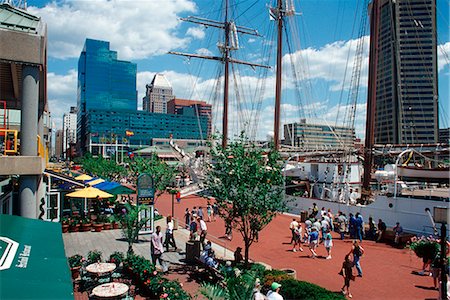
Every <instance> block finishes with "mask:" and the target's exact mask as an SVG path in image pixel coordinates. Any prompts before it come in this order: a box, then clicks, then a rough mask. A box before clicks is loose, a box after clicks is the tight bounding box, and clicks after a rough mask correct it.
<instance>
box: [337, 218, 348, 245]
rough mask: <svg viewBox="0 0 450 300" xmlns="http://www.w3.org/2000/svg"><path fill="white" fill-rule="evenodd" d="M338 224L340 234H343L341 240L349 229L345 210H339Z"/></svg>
mask: <svg viewBox="0 0 450 300" xmlns="http://www.w3.org/2000/svg"><path fill="white" fill-rule="evenodd" d="M338 224H339V234H340V235H341V240H343V239H344V238H345V232H346V231H347V224H348V221H347V218H346V217H345V214H344V213H343V212H341V211H340V212H339V216H338Z"/></svg>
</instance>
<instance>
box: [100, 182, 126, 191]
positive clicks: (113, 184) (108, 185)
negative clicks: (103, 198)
mask: <svg viewBox="0 0 450 300" xmlns="http://www.w3.org/2000/svg"><path fill="white" fill-rule="evenodd" d="M118 186H120V184H118V183H117V182H109V181H105V182H101V183H99V184H96V185H95V188H97V189H100V190H102V191H108V190H112V189H113V188H116V187H118Z"/></svg>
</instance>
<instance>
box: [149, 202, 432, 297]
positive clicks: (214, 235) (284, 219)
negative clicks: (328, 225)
mask: <svg viewBox="0 0 450 300" xmlns="http://www.w3.org/2000/svg"><path fill="white" fill-rule="evenodd" d="M206 204H207V200H206V199H203V198H200V197H197V196H189V197H186V198H183V199H182V201H181V203H180V204H177V203H175V217H176V218H177V219H179V220H181V221H182V220H184V211H185V209H186V207H189V208H190V209H192V207H193V206H197V207H198V206H199V205H201V206H203V208H204V210H203V211H204V212H205V214H206V209H205V207H206ZM155 207H157V208H158V210H159V212H160V213H162V214H163V215H168V214H170V213H171V199H170V196H169V195H163V196H161V197H160V198H159V199H158V200H157V202H156V204H155ZM363 217H364V218H365V219H368V217H369V216H363ZM375 218H378V216H375ZM291 220H292V217H290V216H288V215H279V216H277V217H276V218H275V219H274V220H273V221H272V222H271V223H270V224H269V226H267V227H266V228H265V229H264V230H263V231H262V232H261V233H260V238H259V242H258V243H256V244H253V245H252V247H251V248H250V257H251V258H252V259H253V260H255V261H262V262H266V263H269V264H270V265H271V266H272V267H274V268H277V269H281V268H287V267H289V268H295V269H296V271H297V279H299V280H304V281H308V282H312V283H315V284H318V285H320V286H322V287H325V288H327V289H329V290H331V291H339V290H340V288H341V287H342V284H343V282H342V278H341V277H340V276H339V275H338V272H339V270H340V268H341V266H342V261H343V258H344V256H345V254H346V253H348V251H349V250H350V248H351V241H350V240H344V241H340V240H337V239H336V238H337V234H335V233H333V237H334V238H335V240H334V245H335V246H334V248H333V254H332V256H333V259H331V260H325V259H320V258H319V259H311V258H309V257H308V255H309V254H310V253H309V251H308V249H307V248H306V247H305V252H303V253H302V252H297V253H294V252H291V251H290V250H291V245H289V244H288V243H289V241H290V230H289V223H290V222H291ZM207 225H208V237H209V238H210V239H211V240H212V242H213V243H220V244H221V245H223V246H224V247H226V248H229V249H231V250H234V249H235V248H236V247H238V246H241V247H243V243H242V238H241V237H240V234H239V233H237V232H234V238H233V240H232V241H231V242H230V241H227V240H226V239H223V238H221V237H223V235H224V222H223V221H222V220H220V219H218V220H217V221H216V222H211V223H207ZM362 245H363V247H364V248H365V250H366V254H365V255H364V257H363V258H362V260H361V265H362V268H363V272H364V277H363V278H357V279H356V281H355V282H352V286H351V291H352V294H353V297H354V298H355V299H436V298H437V297H438V292H437V291H435V290H432V289H431V287H432V286H433V280H432V278H431V277H428V276H418V275H413V274H412V271H417V270H420V268H421V267H422V262H421V260H420V259H419V258H417V257H416V256H415V254H414V253H413V252H412V251H410V250H408V249H403V250H400V249H395V248H392V247H391V246H389V245H385V244H377V243H374V242H372V241H363V244H362ZM219 252H220V251H219ZM318 253H319V255H325V249H324V248H323V247H322V246H320V247H319V250H318ZM355 272H356V271H355Z"/></svg>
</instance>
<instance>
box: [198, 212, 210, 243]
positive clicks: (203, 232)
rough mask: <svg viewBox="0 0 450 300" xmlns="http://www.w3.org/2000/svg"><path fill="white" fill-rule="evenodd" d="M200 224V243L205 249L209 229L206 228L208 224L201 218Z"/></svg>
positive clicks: (199, 218) (199, 219)
mask: <svg viewBox="0 0 450 300" xmlns="http://www.w3.org/2000/svg"><path fill="white" fill-rule="evenodd" d="M197 221H198V223H199V224H200V242H201V243H202V246H203V248H204V247H205V238H206V235H207V234H208V227H207V226H206V222H205V221H203V219H202V218H201V217H198V218H197Z"/></svg>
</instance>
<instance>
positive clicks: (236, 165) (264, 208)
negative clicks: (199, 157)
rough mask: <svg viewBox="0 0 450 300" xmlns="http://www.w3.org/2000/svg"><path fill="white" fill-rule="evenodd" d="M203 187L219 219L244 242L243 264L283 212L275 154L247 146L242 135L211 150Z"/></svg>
mask: <svg viewBox="0 0 450 300" xmlns="http://www.w3.org/2000/svg"><path fill="white" fill-rule="evenodd" d="M211 159H212V163H211V165H210V166H209V170H208V173H207V179H206V187H207V189H208V190H209V191H210V192H211V195H212V196H213V197H214V198H215V199H216V202H217V205H218V206H219V215H220V216H221V217H222V218H224V219H228V220H231V225H232V227H233V228H235V229H237V230H238V231H239V232H240V233H241V235H242V237H243V240H244V245H245V264H246V266H248V259H249V249H250V246H251V245H252V244H253V242H254V240H255V239H256V238H257V237H258V234H259V232H260V231H261V230H262V229H263V228H264V227H266V226H267V225H268V224H269V223H270V222H271V221H272V219H273V217H274V216H275V215H276V213H277V212H279V211H282V210H283V209H284V207H285V206H284V203H283V197H282V196H283V175H282V172H281V164H280V156H279V154H278V152H277V151H275V150H274V149H270V150H269V151H268V152H267V153H265V152H264V151H263V149H261V148H259V147H256V146H255V145H254V144H251V143H249V141H248V139H247V138H246V137H245V135H244V133H241V135H240V136H239V137H238V139H237V140H236V141H234V142H232V143H230V144H229V145H228V147H227V148H225V149H223V148H222V147H221V146H220V145H219V143H216V145H215V146H212V147H211Z"/></svg>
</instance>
